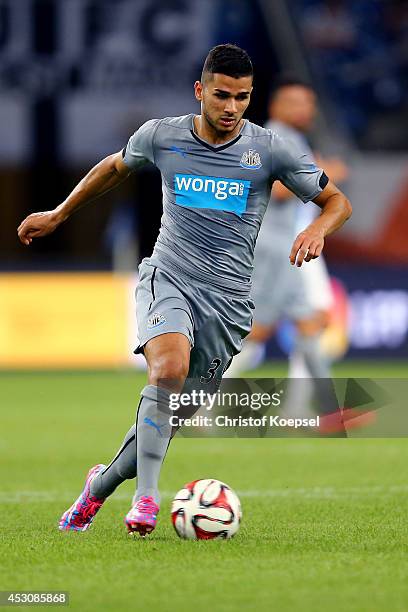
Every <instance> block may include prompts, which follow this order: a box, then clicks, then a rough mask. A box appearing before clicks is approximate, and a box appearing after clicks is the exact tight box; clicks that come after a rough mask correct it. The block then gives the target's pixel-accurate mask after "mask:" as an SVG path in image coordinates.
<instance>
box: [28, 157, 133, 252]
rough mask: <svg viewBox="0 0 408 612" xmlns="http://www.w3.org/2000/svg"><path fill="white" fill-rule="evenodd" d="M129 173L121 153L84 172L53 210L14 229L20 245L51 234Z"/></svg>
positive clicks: (30, 218)
mask: <svg viewBox="0 0 408 612" xmlns="http://www.w3.org/2000/svg"><path fill="white" fill-rule="evenodd" d="M130 172H131V170H130V169H129V167H128V166H127V165H126V164H125V163H124V161H123V159H122V153H121V152H119V153H114V154H113V155H109V156H108V157H105V159H103V160H102V161H101V162H99V164H97V165H96V166H94V167H93V168H92V170H90V171H89V172H88V174H87V175H86V176H85V177H84V178H83V179H82V180H81V181H80V182H79V183H78V185H77V186H76V187H75V188H74V190H73V191H72V192H71V193H70V194H69V196H68V197H67V198H66V200H65V201H64V202H62V204H60V205H59V206H57V207H56V208H55V209H54V210H48V211H45V212H37V213H33V214H32V215H29V216H28V217H27V218H26V219H24V221H22V223H21V224H20V226H19V227H18V229H17V233H18V237H19V238H20V240H21V242H22V243H23V244H25V245H27V246H28V245H29V244H31V242H32V240H33V238H40V237H41V236H47V234H51V232H53V231H54V230H55V229H57V227H58V226H59V225H61V223H63V222H64V221H66V219H68V217H70V216H71V215H72V213H74V212H75V211H76V210H78V209H79V208H81V207H82V206H84V205H85V204H88V203H89V202H92V201H93V200H95V199H96V198H98V197H99V196H101V195H103V194H104V193H106V192H107V191H109V190H110V189H113V188H114V187H116V186H117V185H119V184H120V183H121V182H122V181H124V180H125V178H126V177H127V176H128V175H129V174H130Z"/></svg>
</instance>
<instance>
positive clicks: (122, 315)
mask: <svg viewBox="0 0 408 612" xmlns="http://www.w3.org/2000/svg"><path fill="white" fill-rule="evenodd" d="M331 273H332V288H333V293H334V298H335V299H334V305H333V308H332V311H331V314H330V324H329V326H328V329H327V330H326V332H325V333H324V336H323V339H322V342H323V344H324V348H325V350H326V352H327V353H328V355H330V356H331V357H332V358H334V359H339V358H342V357H343V356H346V357H357V358H358V357H361V358H364V359H365V358H371V357H372V358H377V359H378V358H380V359H387V358H398V357H405V358H407V357H408V275H407V274H404V273H403V270H402V269H401V268H390V267H387V268H379V267H363V266H360V267H358V266H354V267H350V266H344V267H339V266H338V267H337V268H332V270H331ZM136 284H137V278H136V276H134V275H130V274H123V275H116V274H111V273H108V272H102V273H101V272H97V273H58V274H55V273H38V274H37V273H33V274H26V273H23V274H1V275H0V368H3V369H14V368H17V369H18V368H26V369H32V368H33V369H37V368H38V369H41V368H46V369H53V368H74V369H75V368H79V369H80V368H116V367H126V366H129V365H136V366H140V365H142V364H143V361H144V360H143V357H140V356H138V357H137V358H136V356H135V355H133V350H134V348H135V347H136V346H137V343H138V341H137V325H136V314H135V300H134V291H135V287H136ZM293 340H294V330H293V325H291V323H290V322H287V321H283V322H282V323H281V324H280V326H279V328H278V330H277V334H276V337H275V338H274V340H272V341H271V342H270V343H269V345H268V351H267V353H268V355H269V356H273V357H277V356H278V357H279V356H280V357H282V354H285V353H287V352H288V351H289V350H290V347H291V346H292V345H293Z"/></svg>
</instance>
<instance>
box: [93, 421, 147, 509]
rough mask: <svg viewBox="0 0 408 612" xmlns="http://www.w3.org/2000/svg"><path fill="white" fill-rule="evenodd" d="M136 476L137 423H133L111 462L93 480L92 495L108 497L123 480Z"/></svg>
mask: <svg viewBox="0 0 408 612" xmlns="http://www.w3.org/2000/svg"><path fill="white" fill-rule="evenodd" d="M135 477H136V425H132V427H131V428H130V429H129V431H128V432H127V434H126V436H125V439H124V440H123V444H122V446H121V447H120V449H119V450H118V452H117V453H116V455H115V457H114V458H113V459H112V461H111V462H110V464H109V465H108V466H107V467H106V468H105V469H104V470H103V472H101V473H100V474H98V476H96V478H94V479H93V480H92V482H91V486H90V492H91V495H95V497H99V498H104V497H108V496H109V495H111V494H112V493H113V492H114V490H115V489H116V487H117V486H119V485H120V484H122V482H124V481H125V480H129V479H131V478H135Z"/></svg>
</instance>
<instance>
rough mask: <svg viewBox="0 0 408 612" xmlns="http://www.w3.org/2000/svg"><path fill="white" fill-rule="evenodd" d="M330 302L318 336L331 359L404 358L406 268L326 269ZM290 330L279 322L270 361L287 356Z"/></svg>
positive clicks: (407, 341) (407, 352) (407, 347)
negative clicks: (328, 272)
mask: <svg viewBox="0 0 408 612" xmlns="http://www.w3.org/2000/svg"><path fill="white" fill-rule="evenodd" d="M330 273H331V284H332V291H333V297H334V302H333V306H332V309H331V312H330V317H329V321H330V322H329V325H328V328H327V329H326V331H325V332H324V334H323V337H322V343H323V347H324V350H325V352H326V353H327V355H328V356H329V357H331V358H333V359H339V358H342V357H344V356H346V357H355V358H359V357H361V358H363V359H366V358H376V359H387V358H400V357H401V358H402V357H404V358H407V357H408V274H407V268H406V267H405V266H395V267H394V266H384V267H381V266H363V265H360V266H359V265H356V264H348V265H347V266H346V265H344V266H330ZM294 337H295V332H294V327H293V325H292V324H291V323H290V322H288V321H282V322H281V324H280V325H279V328H278V330H277V334H276V337H275V338H274V339H273V340H272V341H271V342H270V343H269V345H268V354H269V356H274V357H276V356H278V355H279V354H280V355H281V354H282V351H283V352H284V353H288V352H289V351H290V349H291V347H292V346H293V342H294Z"/></svg>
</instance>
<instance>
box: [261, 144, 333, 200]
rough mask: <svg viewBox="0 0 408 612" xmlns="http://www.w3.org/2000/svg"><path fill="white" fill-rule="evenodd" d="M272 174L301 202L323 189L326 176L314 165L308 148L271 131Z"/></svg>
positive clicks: (325, 183) (311, 198) (310, 198)
mask: <svg viewBox="0 0 408 612" xmlns="http://www.w3.org/2000/svg"><path fill="white" fill-rule="evenodd" d="M271 137H272V139H271V147H272V160H273V168H274V169H273V175H274V178H276V179H278V180H279V181H281V183H283V184H284V185H285V187H287V188H288V189H290V191H293V193H294V194H295V195H297V197H298V198H300V199H301V200H302V202H309V201H310V200H313V199H314V198H316V197H317V196H318V195H319V193H321V192H322V191H323V189H324V188H325V186H326V185H327V183H328V178H327V176H326V175H325V174H324V172H323V170H322V169H321V168H319V167H318V166H316V163H315V160H314V159H313V156H312V155H311V153H310V151H309V150H306V149H304V148H303V147H301V146H300V145H299V143H297V142H295V141H294V140H291V139H289V138H282V137H281V136H278V134H276V133H274V132H271Z"/></svg>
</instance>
